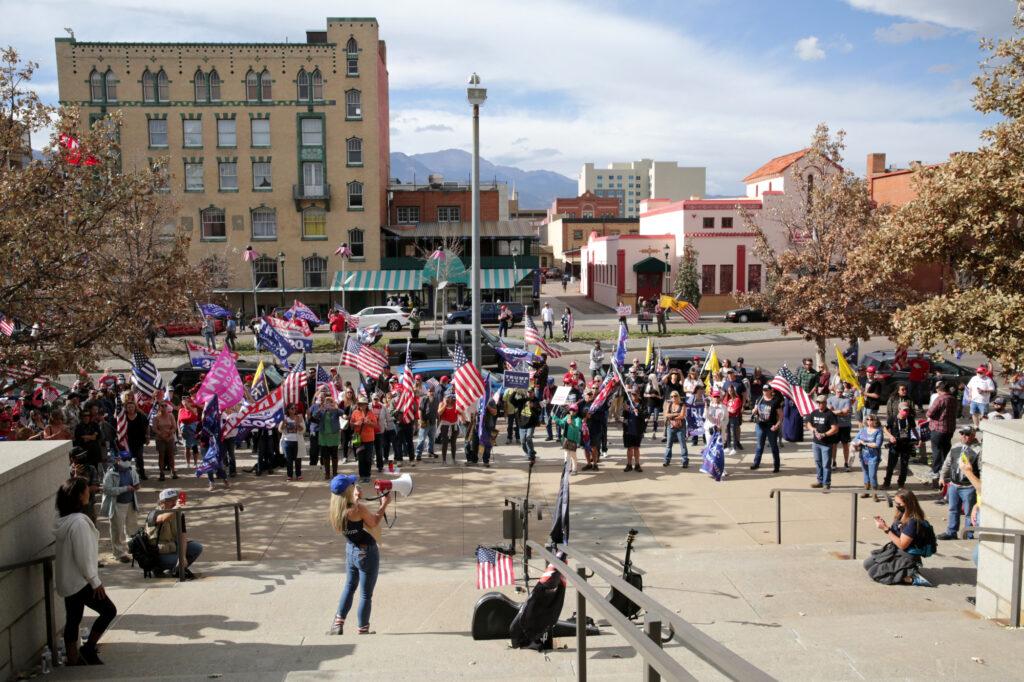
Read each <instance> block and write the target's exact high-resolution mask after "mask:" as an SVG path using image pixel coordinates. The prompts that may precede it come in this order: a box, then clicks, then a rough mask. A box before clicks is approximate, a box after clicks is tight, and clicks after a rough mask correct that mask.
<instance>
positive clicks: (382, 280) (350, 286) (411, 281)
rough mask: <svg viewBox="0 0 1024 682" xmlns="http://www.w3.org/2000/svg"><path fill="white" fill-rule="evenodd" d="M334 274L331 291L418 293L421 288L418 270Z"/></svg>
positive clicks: (421, 275) (421, 281) (420, 273)
mask: <svg viewBox="0 0 1024 682" xmlns="http://www.w3.org/2000/svg"><path fill="white" fill-rule="evenodd" d="M341 275H342V273H341V272H336V273H334V283H333V284H332V285H331V291H342V290H343V289H344V290H345V291H418V290H419V289H421V288H422V287H423V274H422V272H421V271H419V270H356V271H355V272H346V273H345V280H344V282H342V279H341Z"/></svg>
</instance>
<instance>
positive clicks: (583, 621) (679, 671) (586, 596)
mask: <svg viewBox="0 0 1024 682" xmlns="http://www.w3.org/2000/svg"><path fill="white" fill-rule="evenodd" d="M527 546H528V547H530V548H531V549H533V550H534V551H536V552H537V554H539V555H540V556H541V557H543V558H544V559H545V560H546V561H547V562H548V564H550V565H551V566H552V567H553V568H555V569H556V570H557V571H558V572H559V573H561V574H562V575H563V576H564V577H565V579H566V580H567V581H568V582H570V583H572V586H573V587H575V588H576V599H577V606H576V644H577V647H576V662H577V666H576V667H577V673H576V679H578V680H586V679H587V610H586V609H587V603H588V602H589V603H590V604H592V605H593V606H594V608H596V609H597V610H598V611H600V612H601V614H602V615H603V616H604V617H605V618H607V619H608V622H609V623H611V625H612V627H614V628H615V631H616V632H618V633H619V634H620V635H622V637H623V638H625V640H626V641H627V642H629V644H630V645H631V646H632V647H633V649H634V650H635V651H636V652H637V653H638V654H640V657H641V658H643V660H644V670H645V675H646V677H645V679H647V680H652V682H653V681H655V680H658V679H659V677H658V675H664V676H665V677H666V678H667V679H670V680H696V679H697V678H695V677H694V676H693V675H691V674H690V673H688V672H686V670H685V669H684V668H683V666H682V665H680V664H679V662H678V661H676V660H675V659H673V658H672V657H671V656H669V655H668V654H666V653H665V651H664V650H663V649H662V648H661V642H660V639H661V637H660V635H661V627H660V621H658V625H657V626H654V623H652V622H649V623H647V625H648V634H646V635H642V634H640V632H639V631H638V630H637V629H636V627H635V626H634V625H633V624H632V623H630V622H629V619H628V618H626V616H624V615H623V614H622V613H621V612H620V611H619V610H618V609H616V608H615V607H614V606H612V605H611V603H610V602H609V601H608V600H607V599H605V598H604V597H603V596H602V595H601V594H600V593H598V591H597V590H596V589H594V588H593V587H591V586H590V585H589V584H588V583H587V579H586V567H585V566H580V567H579V569H578V572H575V573H574V572H573V570H572V569H571V568H569V566H568V565H567V564H565V563H563V562H562V561H561V560H560V559H559V558H558V557H556V556H555V555H554V554H552V553H551V552H549V551H548V550H547V549H545V548H544V547H543V546H542V545H540V544H538V543H537V542H535V541H533V540H528V541H527ZM652 634H654V635H655V637H652V636H651V635H652ZM649 668H653V669H654V670H655V671H656V674H655V676H654V677H652V676H651V674H650V671H649V670H648V669H649Z"/></svg>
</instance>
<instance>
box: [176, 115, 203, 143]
mask: <svg viewBox="0 0 1024 682" xmlns="http://www.w3.org/2000/svg"><path fill="white" fill-rule="evenodd" d="M181 131H182V139H183V143H184V146H185V147H202V146H203V122H202V120H201V119H189V120H185V121H182V122H181Z"/></svg>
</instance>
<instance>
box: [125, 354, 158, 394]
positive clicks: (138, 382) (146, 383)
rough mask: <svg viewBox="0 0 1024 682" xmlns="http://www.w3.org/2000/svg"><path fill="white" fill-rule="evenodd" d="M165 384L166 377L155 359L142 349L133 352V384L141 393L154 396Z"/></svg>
mask: <svg viewBox="0 0 1024 682" xmlns="http://www.w3.org/2000/svg"><path fill="white" fill-rule="evenodd" d="M163 385H164V378H163V377H162V376H160V372H159V371H158V370H157V368H156V365H154V364H153V361H152V360H150V359H149V358H148V357H146V355H145V353H143V352H142V351H140V350H137V351H134V352H132V386H134V387H135V389H136V390H137V391H138V392H139V393H145V394H146V395H148V396H152V395H153V394H154V393H156V391H157V389H159V388H162V387H163Z"/></svg>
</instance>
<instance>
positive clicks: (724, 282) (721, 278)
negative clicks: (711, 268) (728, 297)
mask: <svg viewBox="0 0 1024 682" xmlns="http://www.w3.org/2000/svg"><path fill="white" fill-rule="evenodd" d="M718 293H720V294H731V293H732V266H731V265H722V266H721V267H720V269H719V271H718Z"/></svg>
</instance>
